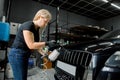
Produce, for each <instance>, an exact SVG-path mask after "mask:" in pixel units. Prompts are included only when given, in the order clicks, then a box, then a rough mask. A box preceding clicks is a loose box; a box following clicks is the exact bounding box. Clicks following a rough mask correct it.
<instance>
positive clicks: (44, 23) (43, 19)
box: [38, 16, 49, 28]
mask: <svg viewBox="0 0 120 80" xmlns="http://www.w3.org/2000/svg"><path fill="white" fill-rule="evenodd" d="M48 22H49V19H48V18H46V17H44V16H40V18H39V19H38V26H39V27H42V28H43V27H46V26H47V24H48Z"/></svg>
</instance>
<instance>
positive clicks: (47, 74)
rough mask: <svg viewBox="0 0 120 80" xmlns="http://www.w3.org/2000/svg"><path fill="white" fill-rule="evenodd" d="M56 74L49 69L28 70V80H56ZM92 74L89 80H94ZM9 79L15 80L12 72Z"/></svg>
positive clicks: (0, 75)
mask: <svg viewBox="0 0 120 80" xmlns="http://www.w3.org/2000/svg"><path fill="white" fill-rule="evenodd" d="M54 73H55V70H54V68H52V69H47V70H43V69H40V68H38V67H35V68H31V69H29V70H28V80H55V79H54ZM91 73H92V71H89V74H88V76H87V80H92V74H91ZM7 77H8V79H6V80H14V79H13V75H12V71H11V70H9V72H7ZM0 80H3V73H0Z"/></svg>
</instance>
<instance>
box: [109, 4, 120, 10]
mask: <svg viewBox="0 0 120 80" xmlns="http://www.w3.org/2000/svg"><path fill="white" fill-rule="evenodd" d="M111 5H112V6H114V7H116V8H118V9H120V6H117V5H115V4H113V3H111Z"/></svg>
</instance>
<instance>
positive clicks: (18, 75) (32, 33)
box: [8, 9, 51, 80]
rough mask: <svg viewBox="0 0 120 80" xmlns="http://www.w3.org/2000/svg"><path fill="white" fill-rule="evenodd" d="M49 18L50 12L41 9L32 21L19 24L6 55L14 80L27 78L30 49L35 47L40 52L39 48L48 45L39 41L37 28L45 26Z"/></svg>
mask: <svg viewBox="0 0 120 80" xmlns="http://www.w3.org/2000/svg"><path fill="white" fill-rule="evenodd" d="M50 20H51V13H50V12H49V11H48V10H46V9H41V10H39V11H38V12H37V13H36V15H35V17H34V19H33V21H27V22H24V23H23V24H22V25H21V26H20V28H19V30H18V32H17V34H16V37H15V40H14V42H13V44H12V47H11V50H10V52H9V55H8V59H9V63H10V64H11V67H12V70H13V75H14V80H27V69H28V58H29V56H30V54H31V51H32V50H34V49H37V50H38V51H39V52H40V53H41V48H42V47H44V46H45V45H48V43H46V42H39V29H40V28H45V27H46V26H47V24H48V22H49V21H50ZM41 54H42V55H44V54H43V53H41Z"/></svg>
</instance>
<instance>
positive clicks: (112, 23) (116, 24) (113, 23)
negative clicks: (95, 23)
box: [100, 16, 120, 30]
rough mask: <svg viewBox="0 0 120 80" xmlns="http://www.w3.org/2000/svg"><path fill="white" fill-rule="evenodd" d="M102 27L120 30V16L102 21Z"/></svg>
mask: <svg viewBox="0 0 120 80" xmlns="http://www.w3.org/2000/svg"><path fill="white" fill-rule="evenodd" d="M100 25H101V26H103V27H105V28H106V29H108V30H114V29H118V28H120V16H116V17H113V18H110V19H107V20H104V21H101V24H100Z"/></svg>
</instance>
